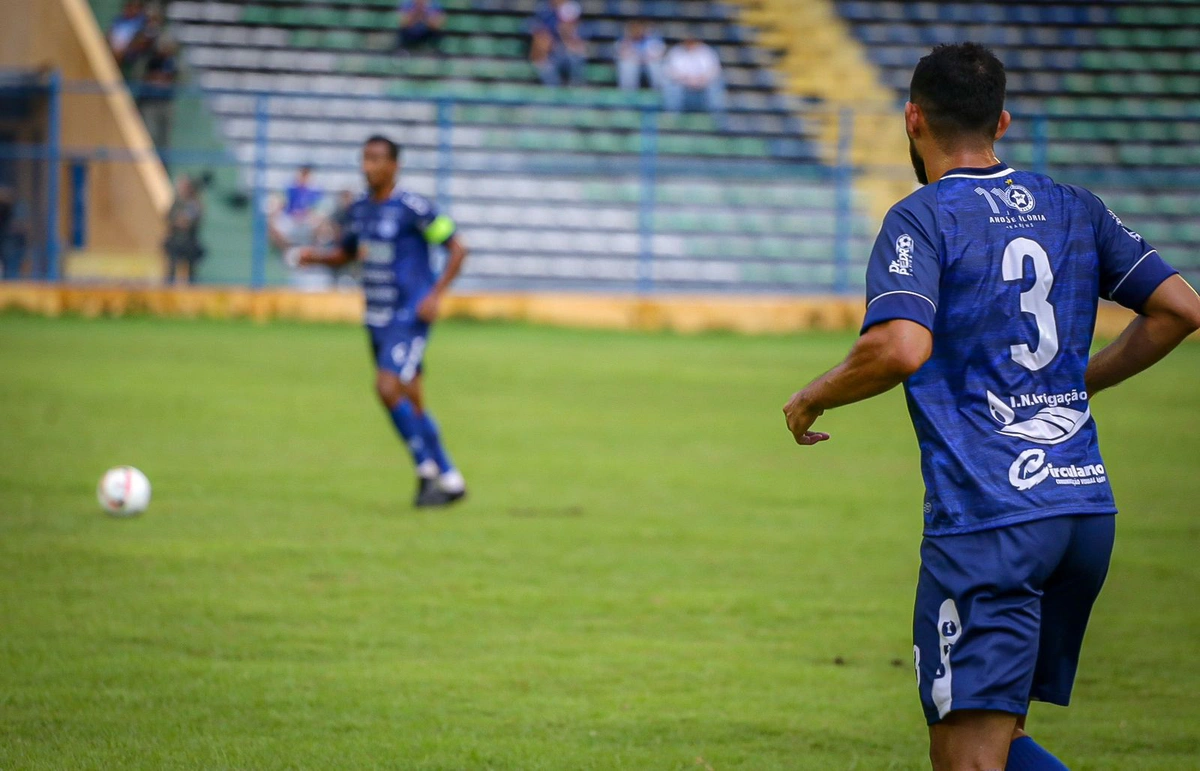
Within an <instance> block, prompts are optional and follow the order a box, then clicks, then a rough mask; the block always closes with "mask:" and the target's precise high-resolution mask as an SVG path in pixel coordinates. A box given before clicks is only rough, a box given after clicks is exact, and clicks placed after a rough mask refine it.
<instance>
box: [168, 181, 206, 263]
mask: <svg viewBox="0 0 1200 771" xmlns="http://www.w3.org/2000/svg"><path fill="white" fill-rule="evenodd" d="M203 217H204V202H203V201H202V200H201V198H200V191H199V190H198V189H197V188H196V185H195V184H193V183H192V180H191V178H190V177H186V176H181V177H179V180H178V181H177V182H176V183H175V202H174V203H173V204H171V210H170V211H168V212H167V240H166V241H165V242H164V243H163V251H164V252H166V254H167V282H168V283H170V284H174V283H175V281H176V278H177V277H178V275H179V268H180V267H181V266H183V265H186V266H187V277H186V280H187V283H189V284H193V283H195V281H196V268H197V266H198V265H199V263H200V260H202V259H204V246H203V245H202V244H201V243H200V221H201V219H203Z"/></svg>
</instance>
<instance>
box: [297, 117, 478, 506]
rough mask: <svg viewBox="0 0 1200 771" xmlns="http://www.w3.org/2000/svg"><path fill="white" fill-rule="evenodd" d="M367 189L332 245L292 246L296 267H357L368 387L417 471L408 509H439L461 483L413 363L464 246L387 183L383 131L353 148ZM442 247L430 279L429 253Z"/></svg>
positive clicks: (394, 165)
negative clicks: (371, 380) (439, 266)
mask: <svg viewBox="0 0 1200 771" xmlns="http://www.w3.org/2000/svg"><path fill="white" fill-rule="evenodd" d="M362 168H363V174H364V176H365V177H366V181H367V193H366V194H365V195H364V196H363V197H362V198H360V199H359V200H357V201H356V202H355V203H354V204H353V205H351V207H350V211H349V212H348V214H347V217H346V220H347V223H348V224H347V226H346V229H345V232H344V234H343V236H342V242H341V244H340V246H339V247H338V248H336V249H333V250H329V251H320V250H317V249H312V248H304V249H300V250H297V251H296V252H294V253H293V254H294V256H293V258H292V259H293V261H294V262H296V263H297V264H300V265H327V266H330V267H334V268H336V267H339V266H341V265H345V264H346V263H348V262H350V261H352V260H358V261H360V262H361V263H362V284H363V293H364V295H365V297H366V313H365V317H364V321H365V324H366V327H367V335H368V337H369V339H370V343H371V355H372V357H373V359H374V361H375V368H376V374H375V390H376V392H377V393H378V395H379V399H380V401H381V402H383V406H384V408H385V409H386V410H387V412H388V415H389V416H391V419H392V423H393V425H394V426H395V427H396V431H397V432H398V433H399V434H400V436H401V438H402V439H403V440H404V442H405V444H407V446H408V448H409V451H410V452H411V454H412V459H413V464H414V466H415V467H416V472H417V493H416V498H415V505H417V506H444V505H447V504H450V503H454V502H455V501H458V500H460V499H462V498H463V496H465V495H466V492H467V490H466V483H465V482H464V480H463V476H462V474H461V473H459V471H458V469H457V468H456V467H455V465H454V463H453V462H452V461H451V460H450V456H449V455H448V454H447V453H446V450H445V448H444V447H443V446H442V437H441V432H440V430H439V429H438V425H437V423H436V422H435V421H434V419H433V416H432V415H430V414H429V411H428V410H426V409H425V406H424V405H425V402H424V395H423V390H422V384H421V371H422V363H423V361H424V357H425V350H426V347H427V345H428V342H429V333H430V330H431V327H432V325H433V323H434V322H435V321H436V320H437V318H438V315H439V313H440V309H441V304H442V299H443V298H444V297H445V295H446V291H447V290H448V289H449V288H450V284H451V283H452V282H453V281H454V279H455V277H457V276H458V274H459V271H461V270H462V266H463V261H464V260H465V259H466V257H467V248H466V246H465V245H464V244H463V241H462V238H460V237H459V236H458V234H457V231H456V229H455V225H454V221H453V220H451V219H450V218H449V217H448V216H446V215H444V214H441V213H439V212H438V210H437V207H436V206H434V205H433V203H431V202H430V201H429V200H428V199H427V198H425V197H424V196H421V195H418V194H416V193H412V192H408V191H406V190H404V189H402V188H401V187H399V186H398V184H397V174H398V172H399V168H400V148H399V146H398V145H397V144H396V143H395V142H392V141H391V140H390V139H388V138H387V137H384V136H373V137H371V138H369V139H368V140H367V141H366V143H365V144H364V145H363V153H362ZM439 246H444V247H445V248H446V250H447V253H448V259H447V262H446V267H445V270H443V271H442V272H441V274H440V275H439V274H438V273H436V272H435V271H434V268H433V264H432V262H431V260H430V258H431V256H432V255H431V253H430V252H431V249H432V248H434V247H439Z"/></svg>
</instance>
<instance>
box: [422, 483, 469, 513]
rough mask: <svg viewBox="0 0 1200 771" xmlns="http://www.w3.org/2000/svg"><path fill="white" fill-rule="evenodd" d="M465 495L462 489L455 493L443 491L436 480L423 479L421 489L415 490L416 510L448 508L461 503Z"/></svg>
mask: <svg viewBox="0 0 1200 771" xmlns="http://www.w3.org/2000/svg"><path fill="white" fill-rule="evenodd" d="M466 495H467V490H466V488H465V487H464V488H463V489H462V490H458V491H457V492H449V491H447V490H443V489H442V488H441V487H440V486H439V485H438V484H437V480H433V479H423V480H421V487H420V488H419V489H418V490H417V500H416V506H417V508H425V507H434V506H449V505H450V504H452V503H455V502H457V501H461V500H462V499H463V498H465V497H466Z"/></svg>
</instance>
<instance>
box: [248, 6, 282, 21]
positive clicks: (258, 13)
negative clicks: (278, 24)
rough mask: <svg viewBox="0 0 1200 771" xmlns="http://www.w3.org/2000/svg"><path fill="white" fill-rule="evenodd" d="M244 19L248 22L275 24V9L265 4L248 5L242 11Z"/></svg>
mask: <svg viewBox="0 0 1200 771" xmlns="http://www.w3.org/2000/svg"><path fill="white" fill-rule="evenodd" d="M242 21H244V22H245V23H246V24H274V23H275V9H274V8H269V7H267V6H264V5H248V6H246V9H245V10H244V11H242Z"/></svg>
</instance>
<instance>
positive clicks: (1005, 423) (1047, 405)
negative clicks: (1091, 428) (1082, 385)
mask: <svg viewBox="0 0 1200 771" xmlns="http://www.w3.org/2000/svg"><path fill="white" fill-rule="evenodd" d="M987 401H988V412H989V414H991V416H992V419H993V420H995V421H996V422H997V423H999V424H1000V428H999V430H998V431H997V432H996V433H999V434H1003V435H1004V436H1011V437H1014V438H1016V439H1024V440H1025V441H1028V442H1033V443H1034V444H1046V445H1055V444H1062V443H1063V442H1065V441H1067V440H1068V439H1070V438H1071V437H1073V436H1075V435H1076V434H1078V433H1079V431H1080V429H1082V428H1083V427H1084V426H1086V425H1087V423H1088V421H1089V420H1090V419H1091V417H1092V408H1091V406H1089V405H1088V394H1087V391H1077V390H1076V391H1068V392H1066V393H1060V394H1048V393H1035V394H1021V395H1019V396H1010V397H1008V399H1007V400H1005V399H1001V398H1000V397H999V396H997V395H996V394H994V393H992V392H991V391H988V392H987ZM1081 407H1082V409H1080V408H1081ZM1029 409H1034V410H1035V412H1034V413H1033V414H1032V415H1030V416H1029V417H1027V418H1025V419H1023V420H1017V417H1018V414H1017V411H1018V410H1021V411H1026V410H1029Z"/></svg>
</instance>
